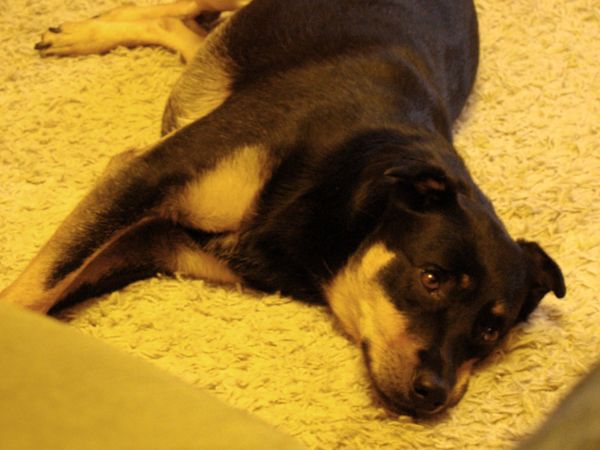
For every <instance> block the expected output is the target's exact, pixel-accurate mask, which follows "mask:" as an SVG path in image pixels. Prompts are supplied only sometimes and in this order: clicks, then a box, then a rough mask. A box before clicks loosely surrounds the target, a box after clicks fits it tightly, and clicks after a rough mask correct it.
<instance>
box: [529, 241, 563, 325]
mask: <svg viewBox="0 0 600 450" xmlns="http://www.w3.org/2000/svg"><path fill="white" fill-rule="evenodd" d="M517 242H518V244H519V246H520V247H521V250H522V251H523V255H524V257H525V259H526V261H527V270H528V271H529V279H530V281H529V283H530V284H529V291H528V293H527V297H526V299H525V303H524V304H523V307H522V308H521V312H520V314H519V319H520V320H526V319H527V317H528V316H529V314H531V312H532V311H533V310H534V309H535V308H536V307H537V305H538V304H539V303H540V301H541V300H542V298H544V296H545V295H546V294H547V293H548V292H550V291H552V292H554V295H556V296H557V297H558V298H563V297H564V296H565V294H566V292H567V288H566V287H565V280H564V278H563V274H562V272H561V270H560V267H558V264H556V262H554V260H553V259H552V258H550V256H548V254H547V253H546V252H545V251H544V250H542V248H541V247H540V246H539V245H538V244H537V243H536V242H528V241H525V240H518V241H517Z"/></svg>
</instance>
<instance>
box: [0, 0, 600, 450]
mask: <svg viewBox="0 0 600 450" xmlns="http://www.w3.org/2000/svg"><path fill="white" fill-rule="evenodd" d="M116 5H118V1H115V0H99V1H91V0H66V1H65V0H60V1H59V0H42V1H33V0H10V2H9V1H8V0H0V42H1V49H0V77H1V80H2V81H1V83H0V108H1V115H0V167H1V171H0V286H2V287H3V286H5V285H7V284H8V283H9V282H10V281H11V280H12V279H14V278H15V277H16V276H17V274H18V273H19V272H20V271H21V270H22V269H23V268H24V266H25V265H26V263H27V262H28V260H30V259H31V258H32V257H33V255H34V254H35V252H36V251H37V250H38V249H39V248H40V246H41V245H42V244H43V242H44V241H45V240H46V239H47V238H48V237H49V236H50V234H51V233H52V232H53V230H54V229H55V228H56V226H57V225H58V224H59V223H60V221H61V220H62V219H63V218H64V217H65V216H66V215H67V213H68V212H69V211H70V210H71V209H72V208H73V207H74V205H75V204H76V203H77V201H78V200H79V199H80V198H81V197H82V196H83V195H84V194H85V192H86V191H87V190H88V189H89V187H90V186H91V185H92V183H93V182H94V180H95V179H96V178H97V177H98V175H99V174H100V172H101V170H102V168H103V167H104V166H105V165H106V163H107V162H108V160H109V158H110V156H111V155H113V154H116V153H118V152H120V151H122V150H124V149H127V148H131V147H137V146H141V145H145V144H149V143H152V142H153V141H154V140H156V139H157V137H158V134H159V123H160V118H161V113H162V108H163V106H164V103H165V101H166V98H167V95H168V93H169V88H170V86H172V85H173V83H174V81H175V80H176V79H177V77H178V74H179V73H180V72H181V69H182V65H181V64H180V62H179V59H178V57H177V56H176V55H173V54H172V53H169V52H167V51H166V50H163V49H160V48H139V49H134V50H127V49H118V50H116V51H114V52H112V53H110V54H108V55H105V56H89V57H80V58H62V59H58V58H50V59H43V60H42V59H40V58H38V56H37V55H36V53H35V52H34V50H33V44H34V43H35V42H36V41H37V38H38V35H39V33H40V32H42V31H43V30H44V29H45V28H46V27H48V26H56V25H58V24H59V23H61V22H63V21H65V20H77V19H81V18H86V17H89V16H92V15H95V14H97V13H99V12H101V11H103V10H106V9H109V8H111V7H114V6H116ZM477 6H478V10H479V16H480V28H481V35H482V45H481V48H482V63H481V68H480V72H479V77H478V81H477V86H476V89H475V92H474V94H473V96H472V98H471V101H470V102H469V105H468V108H467V110H466V111H465V113H464V114H463V117H462V119H461V122H460V124H458V126H457V137H456V145H457V147H458V149H459V151H461V152H462V154H463V155H464V156H465V158H466V160H467V162H468V164H469V165H470V167H471V170H472V172H473V174H474V176H475V178H476V179H477V180H478V181H479V183H480V184H481V185H482V187H483V189H484V191H485V192H487V193H488V195H489V196H490V197H491V198H492V200H493V201H494V202H495V205H496V207H497V210H498V212H499V214H500V216H501V217H502V218H503V219H504V220H505V222H506V224H507V227H508V228H509V230H510V231H511V233H512V234H513V235H514V236H518V237H526V238H528V239H532V240H537V241H539V242H540V243H541V244H542V245H543V246H544V248H545V249H546V250H548V251H549V252H550V253H551V254H552V256H553V257H555V258H556V260H557V261H559V263H560V264H561V266H562V268H563V271H564V273H565V276H566V280H567V286H568V295H567V298H566V299H564V300H557V299H555V298H554V297H552V296H551V295H550V296H548V298H546V299H545V300H544V301H543V302H542V305H541V306H540V308H539V309H538V310H537V311H536V312H535V314H534V315H533V316H532V318H531V320H530V321H529V323H527V324H525V325H523V326H521V327H520V328H519V329H518V330H517V332H516V333H514V335H512V336H511V338H510V339H509V340H508V342H507V343H506V345H505V346H504V348H503V349H502V351H499V352H498V353H497V354H495V355H494V356H493V357H492V358H491V361H490V362H489V363H488V364H486V365H485V367H482V368H481V369H480V370H478V371H477V373H476V374H475V376H474V378H473V379H472V382H471V385H470V388H469V391H468V393H467V394H466V396H465V397H464V399H463V401H462V402H461V403H460V404H459V405H458V406H457V407H455V408H453V409H452V410H451V411H450V412H449V413H448V414H447V415H445V416H444V417H442V418H440V420H439V421H436V422H433V423H422V422H415V421H413V420H411V419H409V418H406V417H397V416H394V415H392V414H390V413H387V412H386V411H385V410H383V409H382V408H381V407H380V406H378V405H377V404H376V403H374V402H373V399H372V398H371V396H370V394H369V389H368V382H367V379H366V377H365V372H364V369H363V366H362V361H361V358H360V355H359V351H358V350H357V348H355V347H354V346H353V345H352V344H351V343H350V342H348V341H347V340H346V338H345V337H344V336H343V335H342V334H341V333H340V332H339V331H338V329H337V327H336V326H335V323H334V322H333V320H332V319H331V316H330V314H329V313H328V311H327V309H326V308H325V307H311V306H307V305H304V304H302V303H299V302H295V301H291V300H290V299H287V298H282V297H279V296H264V295H260V294H255V293H251V292H245V291H244V290H242V289H241V288H237V289H225V288H221V287H215V286H211V285H209V284H207V283H205V282H203V281H194V280H184V279H171V278H167V277H156V278H154V279H150V280H147V281H143V282H138V283H136V284H134V285H131V286H129V287H128V288H126V289H124V290H122V291H119V292H116V293H113V294H111V295H108V296H105V297H103V298H99V299H93V300H90V301H87V302H85V303H83V304H80V305H78V306H76V307H73V308H71V309H69V310H66V311H64V312H62V313H61V315H60V317H59V319H60V320H63V321H66V322H69V323H71V324H72V326H73V327H76V328H79V329H81V331H82V332H83V333H85V334H89V335H93V336H96V337H97V338H98V339H101V340H103V341H106V342H108V343H110V344H111V345H114V346H116V347H119V348H122V349H124V350H126V351H128V352H130V353H131V354H133V355H136V356H138V357H141V358H145V359H148V360H151V361H152V362H153V363H155V364H156V365H157V366H159V367H162V368H163V369H165V370H167V371H169V372H171V373H172V374H174V375H176V376H178V377H180V378H181V379H183V380H185V381H186V382H188V383H190V384H192V385H194V386H197V387H198V388H202V389H205V390H208V391H210V392H212V393H214V394H215V395H216V396H217V397H219V398H221V399H223V400H225V401H226V402H228V403H230V404H232V405H235V406H237V407H239V408H242V409H245V410H248V411H251V412H253V413H255V414H256V415H258V416H260V417H261V418H263V419H264V420H266V421H267V422H269V423H271V424H273V425H275V426H276V427H278V428H280V429H281V430H284V431H286V432H288V433H290V434H292V435H293V436H296V437H297V438H298V439H299V440H300V441H302V442H304V443H305V444H306V445H307V446H308V447H309V448H312V449H337V448H352V449H375V448H433V449H459V448H460V449H464V448H473V449H507V448H510V447H511V446H513V445H514V443H515V442H517V441H519V440H521V439H522V438H523V437H524V436H526V435H527V434H528V433H530V432H531V431H532V430H533V429H534V428H535V427H536V426H537V425H538V424H539V423H540V421H541V420H543V418H544V416H545V415H546V414H547V413H548V411H549V410H550V409H551V408H552V407H553V406H554V405H555V404H556V403H557V402H558V401H559V400H560V399H561V398H562V397H563V396H564V395H565V394H566V393H567V391H568V389H569V388H570V387H571V386H572V385H573V384H574V383H575V382H576V381H577V380H578V379H579V378H580V377H581V376H582V375H583V374H584V373H585V372H586V370H588V369H589V367H590V366H591V365H592V364H593V362H594V361H595V360H596V359H598V358H599V357H600V339H599V337H600V301H599V299H598V292H599V291H600V283H599V279H600V273H599V272H600V271H599V265H598V264H599V261H600V232H599V229H598V228H599V225H600V151H599V150H600V148H599V147H600V134H599V128H600V40H599V38H598V37H599V36H600V5H599V3H598V2H597V0H570V1H557V0H512V1H511V2H506V1H502V0H479V1H477ZM67 388H68V387H67ZM149 395H151V393H149Z"/></svg>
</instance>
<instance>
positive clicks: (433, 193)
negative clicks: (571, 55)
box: [385, 160, 457, 211]
mask: <svg viewBox="0 0 600 450" xmlns="http://www.w3.org/2000/svg"><path fill="white" fill-rule="evenodd" d="M385 177H386V180H387V181H388V182H390V183H391V184H393V185H394V187H395V196H396V198H399V199H400V200H401V201H402V202H404V203H406V204H407V205H408V206H409V207H410V208H411V209H414V210H417V211H424V210H428V209H432V208H437V207H442V206H445V205H448V204H449V203H451V202H452V201H454V200H455V199H456V187H457V186H456V183H455V182H454V181H453V180H451V178H450V177H449V176H448V174H447V173H446V172H445V171H444V170H443V169H442V168H441V167H439V166H437V165H434V164H429V163H426V162H422V161H416V160H415V161H412V160H410V161H408V162H407V163H404V164H402V165H401V166H395V167H391V168H389V169H387V170H386V171H385Z"/></svg>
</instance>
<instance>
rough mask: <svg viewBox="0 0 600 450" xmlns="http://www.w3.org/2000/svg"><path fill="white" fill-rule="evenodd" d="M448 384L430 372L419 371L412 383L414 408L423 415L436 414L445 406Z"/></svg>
mask: <svg viewBox="0 0 600 450" xmlns="http://www.w3.org/2000/svg"><path fill="white" fill-rule="evenodd" d="M448 391H449V387H448V383H447V382H446V381H445V380H444V379H443V378H441V377H440V376H439V375H437V374H436V373H435V372H433V371H431V370H420V371H419V372H418V373H417V375H416V376H415V378H414V380H413V383H412V401H413V404H414V407H415V408H416V409H417V410H419V411H421V412H425V413H432V412H436V411H437V410H439V409H440V408H442V407H443V406H444V405H445V404H446V400H447V399H448Z"/></svg>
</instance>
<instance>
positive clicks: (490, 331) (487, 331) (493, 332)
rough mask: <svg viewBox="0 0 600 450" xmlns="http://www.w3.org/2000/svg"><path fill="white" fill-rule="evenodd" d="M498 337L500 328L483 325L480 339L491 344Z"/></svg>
mask: <svg viewBox="0 0 600 450" xmlns="http://www.w3.org/2000/svg"><path fill="white" fill-rule="evenodd" d="M498 338H500V330H499V329H498V328H496V327H493V326H488V327H485V328H484V329H483V330H482V331H481V340H482V341H483V342H485V343H487V344H492V343H494V342H496V341H497V340H498Z"/></svg>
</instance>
